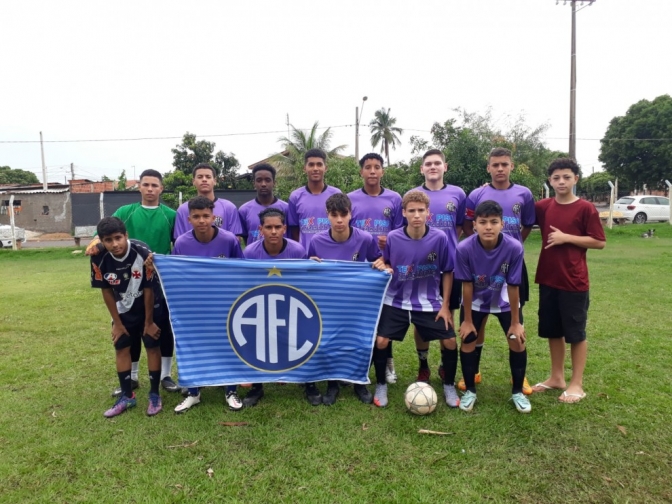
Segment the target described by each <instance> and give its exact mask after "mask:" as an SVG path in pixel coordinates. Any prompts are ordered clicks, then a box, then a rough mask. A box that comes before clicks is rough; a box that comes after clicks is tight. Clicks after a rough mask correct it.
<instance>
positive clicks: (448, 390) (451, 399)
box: [443, 384, 460, 408]
mask: <svg viewBox="0 0 672 504" xmlns="http://www.w3.org/2000/svg"><path fill="white" fill-rule="evenodd" d="M443 396H444V397H445V398H446V404H447V405H448V406H450V407H451V408H457V407H458V406H459V405H460V398H459V397H458V396H457V390H455V385H446V384H444V385H443Z"/></svg>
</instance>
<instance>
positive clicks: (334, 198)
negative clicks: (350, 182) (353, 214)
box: [327, 193, 352, 214]
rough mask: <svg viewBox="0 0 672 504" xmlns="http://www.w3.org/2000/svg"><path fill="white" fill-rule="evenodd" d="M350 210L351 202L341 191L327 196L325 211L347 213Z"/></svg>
mask: <svg viewBox="0 0 672 504" xmlns="http://www.w3.org/2000/svg"><path fill="white" fill-rule="evenodd" d="M350 211H352V202H351V201H350V198H348V196H347V195H345V194H343V193H336V194H332V195H331V196H329V198H327V213H331V212H337V213H339V214H341V213H342V214H347V213H349V212H350Z"/></svg>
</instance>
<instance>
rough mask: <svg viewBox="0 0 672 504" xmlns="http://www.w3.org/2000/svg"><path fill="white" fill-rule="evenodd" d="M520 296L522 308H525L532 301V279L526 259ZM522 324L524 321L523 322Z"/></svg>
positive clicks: (519, 290)
mask: <svg viewBox="0 0 672 504" xmlns="http://www.w3.org/2000/svg"><path fill="white" fill-rule="evenodd" d="M518 294H519V296H520V306H521V307H523V306H525V303H527V302H528V301H529V300H530V279H529V278H528V276H527V266H526V265H525V259H523V272H522V275H521V280H520V285H519V286H518ZM520 323H521V324H522V323H523V321H522V320H521V321H520Z"/></svg>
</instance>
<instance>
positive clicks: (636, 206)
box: [614, 195, 670, 224]
mask: <svg viewBox="0 0 672 504" xmlns="http://www.w3.org/2000/svg"><path fill="white" fill-rule="evenodd" d="M614 211H615V212H620V213H621V214H622V215H623V218H624V219H625V220H628V221H631V222H634V223H635V224H644V223H645V222H646V221H668V220H669V219H670V199H669V198H665V197H663V196H646V195H642V196H624V197H623V198H620V199H619V200H618V201H617V202H616V203H614Z"/></svg>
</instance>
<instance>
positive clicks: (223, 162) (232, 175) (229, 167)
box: [192, 151, 240, 189]
mask: <svg viewBox="0 0 672 504" xmlns="http://www.w3.org/2000/svg"><path fill="white" fill-rule="evenodd" d="M212 164H214V165H216V166H215V169H216V170H218V171H219V177H218V178H219V180H218V181H217V188H219V189H237V184H236V175H237V174H238V168H240V162H239V161H238V159H236V155H235V154H234V153H233V152H230V153H228V154H224V153H223V152H222V151H219V152H217V154H215V160H214V163H212ZM192 168H193V167H192Z"/></svg>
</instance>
